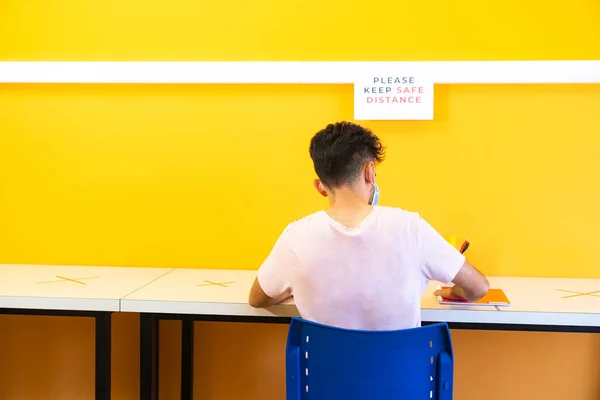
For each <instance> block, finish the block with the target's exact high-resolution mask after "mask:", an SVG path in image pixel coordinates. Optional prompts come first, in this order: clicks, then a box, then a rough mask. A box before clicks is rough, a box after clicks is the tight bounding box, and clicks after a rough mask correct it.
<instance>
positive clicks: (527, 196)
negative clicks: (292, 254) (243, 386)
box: [0, 0, 600, 400]
mask: <svg viewBox="0 0 600 400" xmlns="http://www.w3.org/2000/svg"><path fill="white" fill-rule="evenodd" d="M599 20H600V3H598V2H594V1H591V0H573V1H572V2H570V3H569V4H566V3H564V2H548V1H542V0H533V1H529V2H523V1H517V0H509V1H505V2H502V3H497V2H487V3H486V2H474V1H473V2H471V1H465V0H463V1H454V2H450V1H446V2H438V3H436V4H435V6H432V4H431V3H428V2H416V1H413V2H392V1H385V2H384V1H379V2H373V1H371V2H357V3H356V4H350V3H347V2H341V1H329V2H324V1H316V0H310V1H309V2H307V1H302V2H300V1H295V2H278V1H272V0H260V1H254V2H248V1H239V2H235V3H223V2H205V1H197V0H175V1H171V2H148V1H141V0H132V1H127V2H123V1H119V0H106V1H86V2H82V1H78V0H60V1H59V0H57V1H52V2H49V1H44V0H27V1H16V0H5V1H3V2H0V60H496V59H509V60H510V59H546V60H551V59H600V24H599V23H598V21H599ZM435 102H436V104H435V107H436V119H435V121H432V122H427V121H426V122H402V121H395V122H371V123H368V124H367V125H368V126H370V127H372V128H373V129H374V130H375V131H376V132H377V133H378V134H380V135H381V137H382V138H383V140H384V141H385V142H386V144H387V145H388V160H387V161H386V162H385V163H384V164H383V165H382V167H381V169H380V171H379V173H378V176H379V177H380V179H379V183H380V185H381V190H382V195H383V196H382V203H383V204H387V205H394V206H401V207H404V208H407V209H411V210H416V211H420V212H421V213H422V214H423V215H424V216H425V217H426V218H427V219H428V220H430V221H431V222H432V223H433V225H434V226H436V227H437V228H438V229H439V230H440V231H441V232H442V233H443V234H445V235H455V236H457V237H458V238H459V239H462V238H464V237H469V238H470V239H471V241H472V242H473V245H472V247H471V249H470V250H469V256H470V258H471V259H472V261H473V262H474V263H475V264H476V265H477V266H478V267H480V268H481V269H482V270H483V271H484V272H486V273H488V274H501V275H535V276H573V277H600V269H598V268H597V267H596V268H595V266H596V265H597V260H598V258H599V257H600V247H599V246H597V243H596V240H597V238H598V237H600V213H599V212H598V211H597V204H600V188H599V187H598V185H597V176H596V175H597V171H599V170H600V168H599V167H600V161H599V159H598V158H597V149H598V148H599V145H600V136H599V135H598V133H599V132H600V118H598V104H600V86H598V85H582V86H577V85H564V86H545V85H541V86H527V85H525V86H511V85H507V86H492V85H481V86H460V85H452V86H437V87H436V101H435ZM352 114H353V113H352V88H351V86H349V85H348V86H345V85H340V86H328V85H315V86H279V85H274V86H260V85H259V86H241V85H240V86H223V85H212V86H175V85H159V86H149V85H139V86H137V85H0V262H15V263H60V264H96V265H97V264H104V265H148V266H178V267H179V266H183V267H217V268H232V267H235V268H248V269H254V268H256V267H257V266H258V265H259V264H260V262H261V261H262V259H263V258H264V257H265V255H266V254H267V252H268V251H269V250H270V247H271V245H272V243H273V241H274V240H275V238H276V237H277V235H278V234H279V233H280V232H281V230H282V229H283V227H284V226H285V224H286V223H288V222H289V221H291V220H293V219H296V218H298V217H301V216H302V215H304V214H306V213H309V212H311V211H314V210H316V209H319V208H320V207H323V206H324V203H323V200H322V199H320V198H319V197H318V196H317V195H316V194H315V193H313V189H312V187H311V182H310V180H311V178H312V177H313V172H312V169H311V165H310V159H309V158H308V154H307V144H308V140H309V138H310V136H311V135H312V134H313V133H314V132H315V131H316V130H317V129H319V128H320V127H322V126H323V125H324V124H326V123H328V122H330V121H334V120H340V119H351V118H352ZM118 318H121V319H123V321H124V322H121V325H119V324H116V326H117V325H118V326H120V327H121V328H117V329H116V331H115V351H117V349H120V350H122V352H117V353H115V358H116V361H115V363H116V365H117V367H116V368H115V371H114V375H115V378H114V379H115V380H116V382H117V383H116V384H115V391H116V393H118V394H119V397H118V398H125V399H129V398H131V397H132V394H134V393H137V392H136V390H137V375H136V370H135V368H136V366H135V365H134V362H135V360H136V357H137V355H136V354H132V353H130V352H131V351H132V350H131V349H132V347H135V343H136V336H135V334H133V335H132V333H131V330H126V329H124V328H123V327H125V326H130V325H131V326H135V322H136V321H135V319H131V318H132V317H131V316H119V317H118ZM2 319H3V321H2V326H3V329H1V330H0V343H11V344H12V343H15V344H14V345H12V346H11V348H21V349H29V350H28V352H27V351H26V352H25V353H26V354H41V357H40V358H41V359H42V360H55V361H52V362H50V361H48V362H47V363H41V364H39V369H32V370H30V374H31V375H32V376H36V377H38V376H39V377H40V379H45V380H43V381H42V382H43V383H44V385H41V386H40V388H42V389H40V390H46V393H55V394H56V397H53V398H69V397H68V395H67V394H68V393H75V392H68V391H65V390H64V389H63V388H64V386H65V385H64V382H65V379H68V378H67V377H77V378H79V379H78V380H77V382H78V383H77V384H75V383H73V385H80V384H81V385H83V388H80V391H78V392H76V393H77V396H78V398H87V396H89V394H88V393H89V390H90V388H91V386H90V385H92V383H91V382H93V380H92V378H91V376H89V371H88V370H87V369H85V368H83V367H82V368H78V369H76V370H74V368H73V365H79V363H80V362H83V361H84V360H87V362H88V364H89V363H90V362H91V354H92V353H91V350H90V345H91V343H90V342H89V340H90V339H89V337H88V336H89V335H88V333H89V332H88V331H89V324H88V325H86V323H85V322H73V321H71V320H64V321H63V320H57V321H54V322H40V321H47V320H45V319H37V318H32V317H2ZM44 324H50V325H44ZM123 324H124V325H123ZM32 327H35V329H43V330H44V331H46V332H48V335H46V336H44V337H51V339H46V340H42V338H41V337H37V336H35V335H33V336H32V334H26V332H28V330H29V332H31V330H30V329H31V328H32ZM280 328H281V327H277V328H275V327H260V328H257V329H255V330H248V329H249V328H244V329H245V330H240V332H244V334H245V335H246V336H244V337H245V339H244V340H247V342H248V343H249V344H250V346H249V347H250V349H249V350H248V351H247V353H243V354H239V355H238V357H239V359H240V360H238V362H239V363H240V365H241V368H242V369H243V370H244V371H245V372H247V373H246V374H244V375H243V377H241V378H240V379H242V380H244V379H246V380H247V381H249V382H262V381H261V380H260V378H259V374H258V373H254V372H252V371H254V369H255V368H256V369H258V370H259V371H262V370H264V369H267V370H269V371H274V373H275V374H276V376H279V377H281V376H282V375H281V373H282V369H281V368H283V366H282V365H280V364H277V363H278V362H279V361H277V357H279V356H276V355H275V354H280V353H278V352H279V351H281V350H282V349H283V347H281V343H280V342H281V339H282V333H281V332H280V330H281V329H280ZM207 329H208V328H207ZM211 329H213V328H211ZM214 329H217V332H218V330H219V329H236V330H238V329H241V328H238V327H237V326H236V327H229V328H228V327H227V326H223V327H221V328H214ZM277 329H279V330H277ZM86 332H87V333H86ZM74 333H77V334H76V335H75V334H74ZM454 335H459V336H458V337H463V338H468V339H465V340H463V341H461V340H460V339H459V340H458V341H457V360H458V361H457V377H458V378H457V380H458V381H457V385H459V386H457V390H461V393H465V394H464V395H463V396H464V397H461V400H462V399H464V398H466V399H469V398H473V399H475V398H477V397H468V396H469V395H468V393H480V392H481V390H483V389H482V387H483V388H485V387H486V386H485V385H484V386H481V385H479V384H478V383H477V382H474V381H471V380H469V379H468V378H465V377H468V376H469V371H471V366H472V365H477V366H481V365H484V366H485V365H492V364H493V362H494V360H493V359H486V360H484V361H482V360H481V359H480V356H479V355H478V354H477V352H474V351H473V349H486V350H487V353H486V354H487V355H488V356H490V357H495V358H498V357H501V356H502V355H503V354H505V353H506V351H507V349H508V347H507V346H514V347H513V348H514V353H517V354H515V355H514V357H511V362H514V363H515V364H516V365H526V366H527V371H528V373H532V374H534V375H535V379H533V380H530V381H524V377H522V376H512V377H511V376H509V378H511V380H513V381H514V382H516V383H514V384H513V385H507V386H506V387H505V388H504V389H501V388H497V387H495V386H493V381H484V382H487V383H488V386H489V385H492V387H494V392H493V393H494V395H498V396H504V397H498V398H499V399H500V398H520V397H519V396H521V395H524V394H525V393H524V391H523V388H527V389H528V390H529V391H530V390H532V388H533V390H537V391H538V393H540V391H544V390H545V391H546V392H544V393H546V395H545V396H544V398H546V399H552V398H565V397H566V398H569V396H568V394H569V393H571V394H572V393H578V394H579V397H570V398H581V399H590V400H592V399H597V398H598V397H599V396H600V392H599V391H600V388H598V386H597V383H594V382H593V381H594V379H592V380H591V381H585V382H582V381H580V380H579V377H581V376H582V374H583V376H588V375H585V374H587V373H589V374H590V375H589V376H590V377H594V376H595V377H596V379H595V380H596V381H598V378H599V377H600V375H599V369H600V364H599V362H598V359H599V358H600V357H598V354H600V353H599V351H600V349H599V347H600V345H599V343H598V339H597V338H592V337H588V336H576V338H577V339H576V338H573V336H570V335H546V334H541V335H534V334H523V335H517V334H492V333H481V332H479V333H468V334H467V333H465V332H455V333H454ZM175 337H176V332H174V331H173V330H170V331H169V330H167V333H166V334H165V335H164V336H163V340H165V341H166V343H172V342H173V340H172V339H173V338H175ZM216 337H220V335H217V336H216ZM227 337H229V336H228V335H227V334H223V335H222V338H223V339H222V340H221V339H220V340H217V339H216V338H215V339H214V340H215V342H214V346H216V347H217V348H227V347H228V346H230V345H231V344H230V343H229V342H227V340H224V339H225V338H227ZM236 337H237V336H236ZM36 338H37V339H36ZM57 338H62V339H60V340H59V341H57ZM65 338H68V340H66V339H65ZM582 338H586V339H582ZM2 339H6V340H9V339H10V341H9V342H6V341H4V340H2ZM534 342H535V343H547V347H544V348H542V347H535V346H533V347H532V345H531V343H534ZM272 343H279V345H278V346H279V347H277V346H275V345H273V344H272ZM490 343H493V344H494V345H492V346H490ZM49 346H54V347H55V348H56V349H57V350H56V353H48V352H41V353H36V352H35V351H34V350H32V349H38V348H48V347H49ZM56 346H58V347H56ZM198 346H199V344H198ZM273 346H274V347H273ZM550 347H555V348H558V349H562V350H561V352H560V354H561V355H562V357H563V358H562V361H561V363H559V364H556V365H549V364H551V363H550V362H546V361H544V360H547V358H546V355H547V354H548V351H549V350H548V349H549V348H550ZM575 347H576V348H577V349H578V352H577V354H579V355H586V356H590V357H591V358H590V360H589V363H584V364H573V363H577V360H579V359H580V358H581V357H568V354H567V353H568V349H571V348H575ZM265 349H272V350H273V349H275V350H273V352H272V353H268V354H271V356H268V357H262V358H260V357H258V354H260V353H259V351H260V350H265ZM565 349H567V350H565ZM2 354H4V353H2ZM7 354H10V357H8V358H6V359H10V360H13V361H14V362H15V363H17V362H20V361H22V360H23V354H24V353H23V352H14V351H13V352H10V351H8V352H7ZM56 354H61V355H62V356H61V357H59V358H58V359H57V358H56ZM32 357H33V355H32ZM232 357H233V356H232ZM3 358H4V356H3ZM73 360H76V361H77V363H74V362H73ZM168 360H169V358H167V359H166V361H165V358H163V361H162V362H163V365H167V364H168V362H169V361H168ZM536 360H537V361H536ZM165 363H167V364H165ZM88 364H86V365H88ZM569 364H572V365H580V366H581V365H584V369H581V368H579V367H578V368H572V369H568V370H565V369H564V365H569ZM3 365H10V364H3ZM90 365H91V364H90ZM502 365H503V366H506V368H503V371H505V370H508V369H509V368H508V367H509V366H510V364H509V363H508V360H507V361H506V364H504V363H503V364H502ZM6 368H8V370H7V371H5V372H4V373H3V374H0V388H2V389H1V390H4V392H2V393H0V394H4V395H0V398H2V399H11V398H26V397H27V396H26V395H23V392H22V390H35V387H33V386H31V385H27V383H26V382H24V381H23V380H22V375H19V374H18V372H19V371H22V369H20V368H16V367H15V368H13V367H12V366H9V367H6ZM88 368H89V367H88ZM163 368H164V366H163ZM206 368H209V370H208V371H206V370H204V373H206V374H208V376H212V377H214V379H213V381H212V383H211V384H213V385H217V386H218V385H220V386H223V385H227V383H226V382H223V380H224V378H223V377H224V375H223V373H224V372H223V371H225V372H226V371H227V369H222V368H221V369H220V368H219V367H218V365H217V366H215V367H214V369H210V367H206ZM48 371H54V373H53V374H50V375H49V374H48ZM74 371H76V372H74ZM86 371H87V372H86ZM582 371H587V372H585V373H584V372H582ZM590 371H591V372H590ZM569 373H571V375H570V379H568V380H566V382H567V383H564V384H563V386H561V389H560V390H559V389H556V390H549V389H548V385H547V383H544V382H555V381H556V380H557V379H558V378H560V377H561V376H567V377H569ZM277 374H278V375H277ZM19 376H21V380H19V379H17V378H18V377H19ZM460 377H463V378H460ZM163 380H164V382H161V384H162V387H163V388H167V389H161V390H170V389H168V388H174V387H176V384H177V379H176V378H173V379H169V378H168V375H167V377H164V378H163ZM519 382H522V383H523V385H527V384H529V385H531V386H522V385H520V384H519ZM531 382H533V383H531ZM569 382H570V383H569ZM274 385H275V386H269V385H263V384H262V383H260V384H258V383H257V384H256V385H254V386H252V388H251V389H248V392H246V394H247V397H240V398H267V397H269V395H270V394H271V393H281V392H277V390H280V388H281V387H282V386H277V385H282V383H281V382H279V383H277V384H274ZM278 388H279V389H278ZM78 390H79V389H78ZM215 390H216V389H215ZM271 390H274V391H275V392H271ZM27 393H30V394H31V393H33V392H27ZM57 393H62V395H60V394H57ZM561 393H563V394H564V395H563V396H562V397H556V396H559V394H561ZM31 396H33V397H34V398H41V397H39V396H38V397H35V396H34V395H31ZM60 396H63V397H60ZM65 396H66V397H65ZM553 396H555V397H553ZM479 398H481V397H479ZM488 398H489V397H488Z"/></svg>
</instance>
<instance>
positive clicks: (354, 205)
mask: <svg viewBox="0 0 600 400" xmlns="http://www.w3.org/2000/svg"><path fill="white" fill-rule="evenodd" d="M372 211H373V206H371V205H369V204H368V203H366V202H365V200H364V198H363V197H361V196H360V195H359V194H358V193H356V192H355V191H353V190H349V189H341V190H340V191H338V192H337V193H336V194H335V196H331V197H330V199H329V208H328V209H327V210H326V211H325V212H326V213H327V214H328V215H329V216H330V217H331V218H333V219H334V220H336V221H337V222H339V223H340V224H342V225H344V226H345V227H347V228H355V227H356V226H358V225H360V223H361V222H363V221H364V220H365V218H367V217H368V216H369V214H371V212H372Z"/></svg>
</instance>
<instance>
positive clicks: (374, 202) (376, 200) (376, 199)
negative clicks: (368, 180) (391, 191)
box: [370, 177, 379, 207]
mask: <svg viewBox="0 0 600 400" xmlns="http://www.w3.org/2000/svg"><path fill="white" fill-rule="evenodd" d="M373 186H375V192H373V199H372V200H371V204H370V205H372V206H373V207H375V206H376V205H377V203H379V186H377V184H376V183H375V177H373Z"/></svg>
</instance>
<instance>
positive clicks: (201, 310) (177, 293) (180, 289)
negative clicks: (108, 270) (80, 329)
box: [121, 269, 299, 317]
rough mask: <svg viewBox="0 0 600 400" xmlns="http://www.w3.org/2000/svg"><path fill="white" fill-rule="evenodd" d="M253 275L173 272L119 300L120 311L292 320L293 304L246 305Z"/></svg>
mask: <svg viewBox="0 0 600 400" xmlns="http://www.w3.org/2000/svg"><path fill="white" fill-rule="evenodd" d="M255 278H256V271H246V270H218V269H175V270H174V271H173V272H171V273H169V274H167V275H165V276H164V277H162V278H160V279H158V280H156V281H154V282H152V283H151V284H148V285H146V286H144V287H143V288H141V289H139V290H137V291H135V292H134V293H132V294H130V295H128V296H126V297H125V298H123V299H122V300H121V311H130V312H141V313H160V314H195V315H222V316H231V317H236V316H239V317H293V316H297V315H299V314H298V310H297V309H296V306H295V305H294V303H293V301H289V302H287V303H286V304H284V305H278V306H275V307H271V308H270V309H268V310H264V309H256V308H253V307H250V305H249V304H248V295H249V294H250V288H251V286H252V283H253V282H254V279H255Z"/></svg>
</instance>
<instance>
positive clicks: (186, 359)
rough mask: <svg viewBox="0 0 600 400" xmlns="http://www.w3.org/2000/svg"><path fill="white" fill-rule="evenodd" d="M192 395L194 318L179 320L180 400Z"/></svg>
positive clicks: (189, 398) (190, 397)
mask: <svg viewBox="0 0 600 400" xmlns="http://www.w3.org/2000/svg"><path fill="white" fill-rule="evenodd" d="M193 397H194V318H193V317H184V318H183V319H182V321H181V400H192V399H193Z"/></svg>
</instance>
